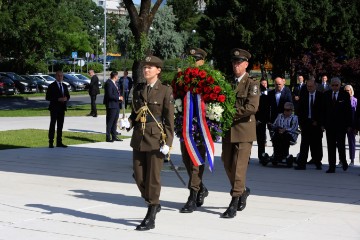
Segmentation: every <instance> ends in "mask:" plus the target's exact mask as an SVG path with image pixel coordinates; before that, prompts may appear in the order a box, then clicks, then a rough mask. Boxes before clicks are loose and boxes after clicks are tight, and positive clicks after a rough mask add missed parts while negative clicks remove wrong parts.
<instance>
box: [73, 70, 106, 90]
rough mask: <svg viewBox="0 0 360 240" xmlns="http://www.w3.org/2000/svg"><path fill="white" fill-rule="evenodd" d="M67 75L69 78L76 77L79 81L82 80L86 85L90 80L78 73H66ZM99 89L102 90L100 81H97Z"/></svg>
mask: <svg viewBox="0 0 360 240" xmlns="http://www.w3.org/2000/svg"><path fill="white" fill-rule="evenodd" d="M68 74H69V75H71V76H74V77H77V78H78V79H80V80H84V81H86V82H87V83H88V84H90V81H91V79H89V78H88V77H86V76H85V75H82V74H80V73H73V72H71V73H68ZM99 88H102V84H101V82H100V81H99Z"/></svg>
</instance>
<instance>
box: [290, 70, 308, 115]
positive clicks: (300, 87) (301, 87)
mask: <svg viewBox="0 0 360 240" xmlns="http://www.w3.org/2000/svg"><path fill="white" fill-rule="evenodd" d="M305 88H306V87H305V83H304V76H303V75H301V74H300V75H299V76H298V83H297V84H296V85H295V86H294V88H293V92H292V94H293V97H294V102H293V103H294V107H295V113H296V114H297V111H298V105H299V101H300V96H301V92H302V91H304V90H305Z"/></svg>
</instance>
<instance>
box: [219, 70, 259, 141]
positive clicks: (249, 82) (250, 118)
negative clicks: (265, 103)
mask: <svg viewBox="0 0 360 240" xmlns="http://www.w3.org/2000/svg"><path fill="white" fill-rule="evenodd" d="M259 86H260V84H259V81H258V80H255V79H253V78H251V77H249V74H248V73H246V74H245V76H244V77H243V78H242V80H241V81H240V83H239V84H238V85H237V87H236V89H235V94H236V101H235V108H236V113H235V116H234V120H233V124H232V126H231V129H229V131H227V132H226V133H225V136H224V138H223V142H252V141H255V140H256V120H255V113H256V112H257V110H258V107H259V98H260V91H259Z"/></svg>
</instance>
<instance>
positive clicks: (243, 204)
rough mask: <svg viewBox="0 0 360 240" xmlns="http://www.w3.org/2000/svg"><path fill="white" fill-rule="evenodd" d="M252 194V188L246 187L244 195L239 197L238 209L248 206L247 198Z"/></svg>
mask: <svg viewBox="0 0 360 240" xmlns="http://www.w3.org/2000/svg"><path fill="white" fill-rule="evenodd" d="M249 195H250V188H248V187H246V188H245V191H244V192H243V193H242V195H241V196H240V198H239V203H238V208H237V210H238V211H242V210H244V209H245V207H246V199H247V197H248V196H249Z"/></svg>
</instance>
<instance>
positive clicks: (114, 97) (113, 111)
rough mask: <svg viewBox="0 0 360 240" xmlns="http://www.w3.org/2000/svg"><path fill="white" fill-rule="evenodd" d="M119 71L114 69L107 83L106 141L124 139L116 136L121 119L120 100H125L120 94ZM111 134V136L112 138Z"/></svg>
mask: <svg viewBox="0 0 360 240" xmlns="http://www.w3.org/2000/svg"><path fill="white" fill-rule="evenodd" d="M118 78H119V77H118V72H116V71H113V72H111V74H110V79H108V80H107V81H106V83H105V87H104V88H105V95H104V104H105V106H106V141H107V142H114V141H122V139H121V138H118V137H116V126H117V122H118V119H119V113H120V108H119V101H122V100H123V97H122V96H120V92H119V89H118V87H117V85H116V81H117V80H118ZM110 136H111V138H110Z"/></svg>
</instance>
